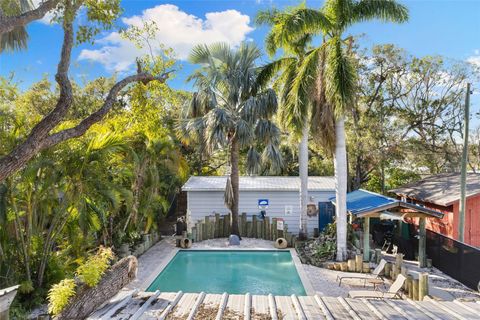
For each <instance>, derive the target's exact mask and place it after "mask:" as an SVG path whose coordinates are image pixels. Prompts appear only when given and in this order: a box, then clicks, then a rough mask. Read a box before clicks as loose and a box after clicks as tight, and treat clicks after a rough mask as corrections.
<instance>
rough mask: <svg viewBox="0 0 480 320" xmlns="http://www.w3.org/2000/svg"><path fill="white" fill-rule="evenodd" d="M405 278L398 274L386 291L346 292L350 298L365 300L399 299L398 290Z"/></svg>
mask: <svg viewBox="0 0 480 320" xmlns="http://www.w3.org/2000/svg"><path fill="white" fill-rule="evenodd" d="M406 279H407V278H405V276H404V275H402V274H399V275H398V276H397V280H395V282H393V283H392V285H391V286H390V289H388V291H386V292H383V291H368V290H353V291H349V292H348V296H349V297H350V298H365V299H401V298H402V297H401V296H400V289H402V287H403V283H404V282H405V280H406Z"/></svg>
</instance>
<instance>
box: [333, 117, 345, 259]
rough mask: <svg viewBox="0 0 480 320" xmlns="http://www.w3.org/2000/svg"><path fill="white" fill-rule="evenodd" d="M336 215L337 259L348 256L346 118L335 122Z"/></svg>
mask: <svg viewBox="0 0 480 320" xmlns="http://www.w3.org/2000/svg"><path fill="white" fill-rule="evenodd" d="M335 141H336V142H335V156H334V162H335V196H336V206H335V216H336V220H337V221H336V222H337V260H338V261H344V260H345V259H346V258H347V148H346V141H345V118H344V117H341V118H340V119H338V120H337V121H336V123H335Z"/></svg>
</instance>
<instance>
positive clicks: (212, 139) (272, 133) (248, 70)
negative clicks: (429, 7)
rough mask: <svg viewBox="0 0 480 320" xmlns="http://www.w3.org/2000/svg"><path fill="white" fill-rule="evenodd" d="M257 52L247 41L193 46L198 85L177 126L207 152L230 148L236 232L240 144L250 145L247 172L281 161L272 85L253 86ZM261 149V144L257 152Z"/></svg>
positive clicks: (277, 168)
mask: <svg viewBox="0 0 480 320" xmlns="http://www.w3.org/2000/svg"><path fill="white" fill-rule="evenodd" d="M260 56H261V53H260V50H259V49H258V48H257V47H256V46H255V45H253V44H247V43H242V44H241V45H240V47H239V48H238V49H236V50H234V49H232V48H230V47H229V46H228V44H225V43H217V44H213V45H210V46H206V45H199V46H196V47H195V48H194V49H193V50H192V53H191V55H190V61H191V62H192V63H195V64H200V65H201V68H200V69H198V70H197V71H195V72H194V73H193V74H192V75H191V76H190V78H189V80H193V81H194V85H195V87H196V88H197V90H198V91H197V92H196V93H194V95H193V98H192V100H191V103H190V104H189V105H188V107H187V108H186V110H185V116H184V119H183V121H181V122H180V125H179V130H178V132H179V135H180V137H181V139H182V140H183V141H184V142H185V143H198V144H200V145H202V150H203V151H205V152H206V153H212V152H213V151H215V150H219V149H224V148H226V149H227V150H228V152H229V156H230V159H229V160H230V166H231V172H230V179H229V181H230V182H231V189H232V191H233V192H232V194H233V198H232V201H231V203H230V208H229V209H230V210H231V213H232V234H235V235H238V236H239V235H240V234H239V229H238V202H239V171H240V168H239V156H240V150H241V149H248V152H247V172H248V173H249V174H257V173H261V172H266V171H268V172H270V173H272V174H273V173H276V172H279V171H280V170H281V167H282V165H283V161H282V157H281V154H280V151H279V147H278V145H279V140H280V138H279V137H280V130H279V129H278V128H277V126H276V125H275V124H274V123H273V122H272V120H271V119H272V117H273V116H274V114H275V113H276V112H277V98H276V95H275V92H274V91H273V90H272V89H266V90H261V88H259V87H258V86H257V77H258V68H257V67H256V65H255V62H256V60H257V59H258V58H260ZM259 149H262V150H263V151H262V153H261V154H260V153H259V152H258V151H257V150H259ZM227 187H228V186H227ZM228 189H229V188H227V190H228Z"/></svg>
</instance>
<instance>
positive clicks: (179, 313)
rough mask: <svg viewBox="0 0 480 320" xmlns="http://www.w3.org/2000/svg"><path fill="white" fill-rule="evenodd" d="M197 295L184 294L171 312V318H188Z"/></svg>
mask: <svg viewBox="0 0 480 320" xmlns="http://www.w3.org/2000/svg"><path fill="white" fill-rule="evenodd" d="M198 296H199V294H198V293H185V294H184V295H183V296H182V298H181V299H180V301H178V303H177V305H176V306H175V308H174V309H173V310H172V312H171V316H172V317H173V318H177V317H178V318H184V317H186V316H188V314H189V313H190V310H191V309H192V308H193V306H194V305H195V302H196V301H197V298H198Z"/></svg>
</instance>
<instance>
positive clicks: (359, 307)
mask: <svg viewBox="0 0 480 320" xmlns="http://www.w3.org/2000/svg"><path fill="white" fill-rule="evenodd" d="M345 302H346V303H348V305H349V306H350V307H352V309H353V310H355V313H356V314H357V316H358V317H359V318H360V319H363V320H370V319H372V320H375V319H380V318H379V317H378V316H377V315H375V314H374V313H372V310H370V308H369V307H368V306H367V305H365V303H363V302H362V301H361V300H357V299H350V298H346V299H345Z"/></svg>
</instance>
